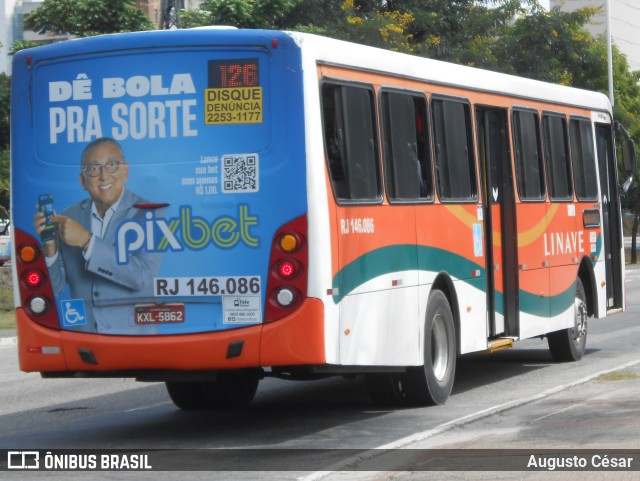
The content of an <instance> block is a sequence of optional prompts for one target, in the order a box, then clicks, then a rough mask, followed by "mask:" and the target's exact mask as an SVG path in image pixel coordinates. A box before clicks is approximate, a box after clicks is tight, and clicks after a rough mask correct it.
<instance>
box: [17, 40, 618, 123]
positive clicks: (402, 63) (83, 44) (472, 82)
mask: <svg viewBox="0 0 640 481" xmlns="http://www.w3.org/2000/svg"><path fill="white" fill-rule="evenodd" d="M168 37H171V40H169V38H168ZM274 38H276V39H278V42H287V43H288V42H295V43H296V44H297V45H298V46H300V48H301V49H302V51H303V52H304V55H310V56H311V58H312V59H314V60H315V61H317V62H321V63H329V64H339V65H345V66H352V67H355V68H358V69H364V70H371V71H378V72H385V73H390V74H394V75H402V76H405V77H409V78H415V79H420V80H424V81H428V82H431V83H435V84H444V85H452V86H459V87H462V88H468V89H473V90H479V91H486V92H500V93H504V94H507V95H511V96H515V97H520V98H523V99H535V100H541V101H547V102H550V103H557V104H565V105H574V106H579V107H584V108H588V109H592V110H599V111H606V112H611V105H610V103H609V99H608V98H607V97H606V95H604V94H602V93H598V92H591V91H587V90H581V89H576V88H572V87H565V86H561V85H556V84H551V83H546V82H540V81H536V80H530V79H526V78H523V77H516V76H513V75H506V74H501V73H496V72H491V71H488V70H481V69H477V68H472V67H467V66H463V65H456V64H452V63H447V62H442V61H438V60H432V59H427V58H423V57H416V56H412V55H407V54H402V53H398V52H392V51H390V50H384V49H380V48H375V47H369V46H365V45H359V44H355V43H350V42H345V41H341V40H335V39H331V38H327V37H321V36H318V35H313V34H307V33H298V32H280V31H269V30H243V29H231V28H209V29H207V28H198V29H188V30H170V31H166V30H165V31H150V32H135V33H123V34H111V35H101V36H96V37H88V38H83V39H77V40H71V41H66V42H61V43H57V44H51V45H47V46H42V47H37V48H35V49H27V50H23V51H19V52H17V53H16V55H15V57H14V63H15V62H18V61H24V60H23V59H24V58H26V56H33V60H34V61H37V60H39V59H46V58H53V57H58V56H73V55H77V54H82V53H89V52H105V53H107V52H110V51H114V50H120V49H123V50H126V49H136V48H143V49H147V48H162V47H167V46H176V47H181V46H184V47H188V46H196V45H212V46H213V45H233V44H235V45H253V46H255V45H263V46H267V47H268V48H271V47H272V40H273V39H274ZM532 92H535V95H533V94H532Z"/></svg>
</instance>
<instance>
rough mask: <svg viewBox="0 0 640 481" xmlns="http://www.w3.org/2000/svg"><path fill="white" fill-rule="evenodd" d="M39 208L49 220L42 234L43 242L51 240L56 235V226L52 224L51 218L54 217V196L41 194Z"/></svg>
mask: <svg viewBox="0 0 640 481" xmlns="http://www.w3.org/2000/svg"><path fill="white" fill-rule="evenodd" d="M38 206H39V208H40V212H42V213H43V214H44V217H45V219H46V220H47V222H46V224H45V227H44V230H43V231H42V232H41V233H40V238H41V239H42V240H43V241H48V240H51V239H53V238H54V237H55V235H56V229H55V226H54V225H53V224H52V223H51V216H52V215H53V195H52V194H40V196H39V197H38Z"/></svg>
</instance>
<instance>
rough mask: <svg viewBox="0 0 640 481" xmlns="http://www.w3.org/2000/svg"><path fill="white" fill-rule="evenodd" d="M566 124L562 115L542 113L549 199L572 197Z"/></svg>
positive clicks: (569, 198) (567, 198)
mask: <svg viewBox="0 0 640 481" xmlns="http://www.w3.org/2000/svg"><path fill="white" fill-rule="evenodd" d="M566 126H567V121H566V119H565V118H564V116H561V115H553V114H544V115H543V117H542V132H543V133H542V135H543V139H544V153H545V157H546V161H547V178H548V183H549V197H550V198H551V200H571V199H572V198H573V187H572V184H571V166H570V165H569V148H568V143H567V128H566Z"/></svg>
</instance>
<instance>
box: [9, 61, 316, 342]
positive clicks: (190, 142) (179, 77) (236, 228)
mask: <svg viewBox="0 0 640 481" xmlns="http://www.w3.org/2000/svg"><path fill="white" fill-rule="evenodd" d="M272 61H273V60H272V59H270V58H269V55H268V54H266V53H265V52H264V51H257V50H253V51H251V50H248V51H246V52H244V51H239V50H236V51H233V52H226V51H223V52H220V51H207V50H197V49H196V50H187V51H179V50H176V49H173V50H168V51H155V52H153V53H151V54H149V53H146V52H145V53H140V52H135V51H134V52H132V51H121V52H111V53H109V54H103V55H94V56H80V57H79V58H70V59H69V58H56V59H50V60H46V61H42V62H35V63H34V65H33V67H30V68H29V71H28V75H29V76H30V77H31V81H32V82H33V91H32V92H29V93H28V95H30V96H32V98H33V105H35V106H36V108H35V111H34V112H33V114H32V115H33V119H32V120H33V124H32V125H33V127H32V128H33V132H28V133H27V132H25V133H24V134H25V135H27V134H28V135H29V136H31V138H34V139H35V145H33V143H31V144H30V145H25V146H23V149H24V150H23V152H21V153H20V155H23V156H27V157H29V161H28V162H27V163H24V164H20V165H24V166H25V169H26V166H27V164H30V165H31V167H30V169H29V172H27V171H25V172H21V171H18V172H16V173H15V174H14V175H15V176H17V177H20V178H24V177H29V178H30V181H31V185H32V187H31V189H27V190H25V191H23V192H20V193H17V194H16V202H15V203H14V205H15V206H16V208H15V211H16V214H15V216H16V218H17V219H25V218H27V217H32V218H33V219H34V222H33V225H31V226H29V225H20V226H19V227H20V228H21V229H23V230H25V231H26V232H27V233H29V234H31V235H32V236H33V237H34V238H35V239H38V240H39V242H40V244H41V246H42V248H43V250H44V253H45V262H46V267H47V271H48V276H49V278H50V280H51V283H52V286H53V291H54V295H55V298H56V308H57V310H58V315H59V320H60V325H61V326H62V328H63V329H68V330H74V331H82V332H97V333H104V334H134V335H136V334H138V335H141V334H178V333H192V332H207V331H216V330H223V329H229V328H235V327H241V326H244V325H254V324H259V323H261V322H263V306H264V304H265V293H264V289H265V286H264V283H265V281H266V277H267V270H268V259H269V251H270V249H271V243H272V239H273V236H274V234H275V232H276V231H277V229H278V228H279V227H280V226H281V225H283V224H284V223H285V222H287V221H289V220H291V219H293V218H296V217H299V216H300V215H303V214H304V213H305V209H306V200H305V195H304V184H300V183H298V184H296V185H290V184H287V185H286V188H285V178H284V177H283V176H282V174H280V173H278V174H275V175H274V174H273V172H278V171H284V169H286V171H287V173H288V174H289V175H291V176H292V177H293V178H298V179H300V178H304V174H303V172H304V166H303V165H302V164H300V163H299V164H297V165H291V162H290V159H292V158H295V157H296V156H299V157H300V158H301V157H302V155H303V150H302V149H303V135H298V136H297V137H296V140H294V141H293V142H292V143H289V144H288V145H286V146H285V145H284V144H282V143H277V144H274V142H273V138H274V135H281V134H280V131H283V130H286V129H287V128H288V126H287V125H286V122H285V121H284V120H287V121H288V119H284V120H283V115H282V114H281V113H279V112H275V113H273V112H272V111H270V110H269V109H268V108H267V106H268V105H269V103H270V102H272V101H275V99H273V97H271V98H270V97H269V96H268V95H267V94H266V92H270V91H272V89H270V85H271V82H272V81H273V79H272V77H271V76H270V74H271V70H270V68H269V66H270V62H272ZM287 61H291V59H287ZM294 61H295V59H294ZM298 61H299V60H298ZM297 70H299V69H297ZM275 80H276V81H278V79H275ZM279 83H281V84H282V83H286V82H284V81H279ZM274 90H275V95H277V94H278V93H279V90H278V89H274ZM295 91H296V88H295V87H294V88H292V89H290V91H289V92H288V94H289V95H291V94H294V93H295ZM25 94H27V92H25ZM287 115H289V116H291V115H293V116H294V117H295V115H301V110H300V111H299V112H297V113H296V112H293V113H291V112H289V113H288V114H287ZM274 121H276V122H277V124H274V123H273V122H274ZM301 123H302V122H300V124H301ZM274 125H277V127H274V128H272V127H273V126H274ZM292 129H295V127H292ZM32 149H33V150H32ZM20 165H18V166H17V168H18V170H19V169H20ZM34 167H35V168H34ZM265 175H269V176H272V175H273V176H274V178H273V179H270V180H269V182H264V176H265ZM261 177H262V179H261ZM285 193H286V197H287V201H286V202H282V201H281V200H280V198H281V197H283V196H284V195H285ZM43 195H44V196H46V199H47V201H48V203H47V209H48V210H45V209H44V207H41V206H38V207H37V208H35V209H34V207H33V206H34V205H35V204H37V203H38V197H39V196H43ZM276 205H277V206H278V208H277V209H274V208H273V207H274V206H276ZM30 210H31V211H32V212H31V213H30V214H28V211H30ZM52 226H53V227H55V235H54V234H53V232H54V229H53V228H52ZM49 232H50V233H51V236H49V237H46V235H45V234H47V233H49Z"/></svg>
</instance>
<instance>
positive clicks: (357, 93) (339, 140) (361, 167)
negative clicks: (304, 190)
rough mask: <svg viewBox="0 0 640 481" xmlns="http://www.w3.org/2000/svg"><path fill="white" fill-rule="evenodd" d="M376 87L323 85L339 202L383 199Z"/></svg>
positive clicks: (332, 172)
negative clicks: (376, 118)
mask: <svg viewBox="0 0 640 481" xmlns="http://www.w3.org/2000/svg"><path fill="white" fill-rule="evenodd" d="M373 98H374V97H373V90H372V89H371V88H370V87H368V86H361V85H335V84H330V83H325V84H324V85H323V86H322V114H323V122H324V141H325V148H326V155H327V163H328V166H329V176H330V177H331V185H332V187H333V192H334V195H335V196H336V199H337V200H338V201H345V202H377V201H378V200H380V198H381V195H382V193H381V191H382V188H381V181H380V167H379V161H378V149H377V144H378V141H377V135H376V121H375V105H374V100H373Z"/></svg>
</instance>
